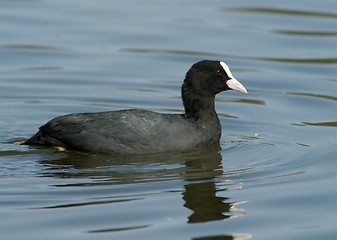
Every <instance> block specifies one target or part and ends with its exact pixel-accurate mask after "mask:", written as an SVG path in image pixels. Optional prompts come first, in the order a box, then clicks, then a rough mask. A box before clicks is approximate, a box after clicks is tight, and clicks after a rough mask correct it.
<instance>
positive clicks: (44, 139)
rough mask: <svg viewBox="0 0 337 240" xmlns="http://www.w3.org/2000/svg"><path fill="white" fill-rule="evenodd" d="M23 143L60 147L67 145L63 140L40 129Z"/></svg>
mask: <svg viewBox="0 0 337 240" xmlns="http://www.w3.org/2000/svg"><path fill="white" fill-rule="evenodd" d="M23 144H26V145H41V146H58V147H65V144H64V143H62V142H61V141H59V140H57V139H56V138H53V137H51V136H49V135H48V134H45V133H43V132H41V131H38V132H37V133H35V134H34V136H32V137H31V138H30V139H28V140H27V141H26V142H24V143H23Z"/></svg>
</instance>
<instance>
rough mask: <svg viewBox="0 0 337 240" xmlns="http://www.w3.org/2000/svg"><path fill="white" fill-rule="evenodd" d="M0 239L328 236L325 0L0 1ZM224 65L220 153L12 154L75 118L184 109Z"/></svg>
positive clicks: (330, 36)
mask: <svg viewBox="0 0 337 240" xmlns="http://www.w3.org/2000/svg"><path fill="white" fill-rule="evenodd" d="M0 34H1V38H0V56H1V57H0V100H1V101H0V216H1V217H0V235H1V239H11V240H19V239H20V240H21V239H35V240H39V239H50V240H52V239H72V240H76V239H81V240H83V239H84V240H85V239H116V240H124V239H125V240H130V239H138V240H139V239H144V240H145V239H146V240H148V239H194V240H220V239H221V240H222V239H226V240H227V239H259V240H261V239H262V240H263V239H296V240H300V239H306V240H308V239H315V240H316V239H336V235H337V228H336V224H337V205H336V202H337V174H336V172H337V147H336V146H337V145H336V144H337V3H336V1H332V0H321V1H314V0H308V1H304V0H303V1H301V0H295V1H294V0H292V1H288V0H285V1H248V0H242V1H234V0H231V1H230V0H228V1H216V0H211V1H195V0H194V1H192V0H179V1H175V0H174V1H153V0H145V1H142V2H139V1H134V0H123V1H107V0H101V1H89V0H84V1H75V0H74V1H65V0H58V1H56V0H50V1H49V0H48V1H47V0H46V1H43V0H41V1H39V0H17V1H14V0H12V1H9V0H8V1H6V0H1V1H0ZM202 59H217V60H222V61H225V62H226V63H227V64H228V65H229V67H230V68H231V69H232V72H233V75H234V76H235V77H236V78H237V79H238V80H239V81H240V82H241V83H242V84H243V85H244V86H245V87H246V88H247V90H248V94H247V95H244V94H240V93H238V92H235V91H227V92H224V93H221V94H218V96H217V100H216V109H217V112H218V114H219V118H220V121H221V123H222V127H223V130H222V138H221V141H220V143H219V145H215V146H209V147H203V148H198V149H191V150H188V151H185V152H168V153H162V154H154V155H142V156H123V157H121V156H119V157H116V156H103V155H98V154H90V153H82V152H75V151H66V152H60V151H58V150H57V149H54V148H43V147H31V146H24V145H17V144H13V143H14V142H18V141H24V140H26V139H28V138H29V137H30V136H31V135H32V134H34V133H35V132H36V131H37V129H38V127H39V126H41V125H42V124H44V123H45V122H46V121H48V120H50V119H52V118H54V117H56V116H59V115H63V114H68V113H74V112H96V111H112V110H118V109H125V108H143V109H149V110H154V111H159V112H167V113H179V112H182V111H183V107H182V102H181V98H180V85H181V83H182V80H183V79H184V75H185V73H186V71H187V70H188V69H189V67H190V66H191V65H192V64H193V63H195V62H197V61H199V60H202Z"/></svg>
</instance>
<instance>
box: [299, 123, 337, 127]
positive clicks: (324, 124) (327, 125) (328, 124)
mask: <svg viewBox="0 0 337 240" xmlns="http://www.w3.org/2000/svg"><path fill="white" fill-rule="evenodd" d="M302 124H303V125H309V126H321V127H337V122H314V123H312V122H302Z"/></svg>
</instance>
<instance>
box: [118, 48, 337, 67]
mask: <svg viewBox="0 0 337 240" xmlns="http://www.w3.org/2000/svg"><path fill="white" fill-rule="evenodd" d="M120 51H122V52H133V53H166V54H179V55H195V56H208V57H221V58H233V59H246V60H258V61H268V62H290V63H308V64H312V63H319V64H336V63H337V58H277V57H254V56H238V55H230V54H219V53H212V52H200V51H186V50H169V49H146V48H123V49H120Z"/></svg>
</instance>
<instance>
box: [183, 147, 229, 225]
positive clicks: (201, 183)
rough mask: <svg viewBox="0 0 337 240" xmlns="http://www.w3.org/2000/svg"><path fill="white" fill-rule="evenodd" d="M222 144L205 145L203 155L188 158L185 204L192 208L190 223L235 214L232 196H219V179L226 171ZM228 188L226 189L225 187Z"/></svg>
mask: <svg viewBox="0 0 337 240" xmlns="http://www.w3.org/2000/svg"><path fill="white" fill-rule="evenodd" d="M220 150H221V148H220V146H219V145H214V146H211V147H209V148H205V149H204V152H203V154H202V155H199V157H198V158H193V159H190V160H187V161H186V162H185V166H186V171H185V173H184V178H185V180H187V181H188V183H187V184H186V185H185V192H184V193H183V199H184V200H185V205H184V206H185V207H187V208H189V209H190V210H192V214H191V215H190V216H189V217H188V223H199V222H208V221H215V220H223V219H226V218H229V217H230V216H231V214H230V209H231V207H232V206H233V204H232V203H228V202H225V201H226V200H227V199H228V198H226V197H220V196H217V191H218V190H217V188H216V183H215V180H216V178H217V177H221V176H222V175H223V170H222V163H221V161H222V156H221V154H220V153H219V151H220ZM221 190H225V189H221Z"/></svg>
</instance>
